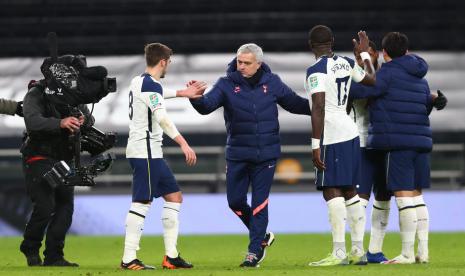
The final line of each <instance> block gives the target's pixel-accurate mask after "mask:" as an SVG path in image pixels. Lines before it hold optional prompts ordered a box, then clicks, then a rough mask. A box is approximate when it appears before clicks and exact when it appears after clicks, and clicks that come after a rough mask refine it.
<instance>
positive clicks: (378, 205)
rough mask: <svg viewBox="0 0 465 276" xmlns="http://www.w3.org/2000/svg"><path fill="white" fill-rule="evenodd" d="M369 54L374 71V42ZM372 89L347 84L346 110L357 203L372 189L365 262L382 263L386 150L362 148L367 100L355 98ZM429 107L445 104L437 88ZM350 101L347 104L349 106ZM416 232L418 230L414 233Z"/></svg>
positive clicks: (365, 136) (386, 199) (388, 193)
mask: <svg viewBox="0 0 465 276" xmlns="http://www.w3.org/2000/svg"><path fill="white" fill-rule="evenodd" d="M369 45H370V48H369V49H368V53H369V54H370V57H371V61H372V63H373V65H374V67H375V70H377V71H378V70H379V68H380V67H381V66H379V65H378V57H379V54H378V51H377V47H376V44H375V43H374V42H372V41H370V44H369ZM357 64H358V65H359V66H361V67H363V61H362V60H361V59H360V58H357ZM370 89H373V88H370V87H367V86H364V85H361V84H359V83H353V84H352V86H351V87H350V96H349V100H350V101H349V105H348V106H347V107H348V112H349V114H350V115H351V116H352V117H353V119H354V121H355V123H356V124H357V127H358V129H359V132H360V150H361V168H362V170H361V171H362V179H361V181H360V184H359V185H357V192H358V195H359V197H360V202H361V203H362V205H363V206H364V207H365V208H366V207H367V205H368V201H369V199H370V194H371V191H372V190H373V193H374V196H375V200H374V202H373V209H372V213H371V231H370V233H371V235H370V243H369V246H368V252H367V260H368V263H382V262H385V261H387V260H388V259H387V258H386V256H385V255H384V253H383V251H382V248H383V241H384V237H385V235H386V227H387V224H388V219H389V212H390V203H391V197H392V195H393V194H392V192H391V191H390V190H388V189H387V186H386V162H385V158H386V151H385V150H376V149H368V148H367V147H366V144H367V140H368V126H369V121H370V120H369V119H370V116H369V100H368V99H366V98H365V99H363V97H362V99H358V97H360V96H362V95H365V96H366V95H367V94H364V93H366V91H365V90H368V91H369V90H370ZM431 97H432V102H433V103H432V106H430V107H429V108H431V107H433V106H434V107H435V108H436V109H437V110H442V109H443V108H444V107H445V106H446V104H447V98H446V97H445V96H444V94H442V93H441V91H439V90H438V91H437V94H436V93H434V92H431ZM350 104H351V105H350ZM417 234H418V232H417Z"/></svg>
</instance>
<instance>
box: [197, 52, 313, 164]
mask: <svg viewBox="0 0 465 276" xmlns="http://www.w3.org/2000/svg"><path fill="white" fill-rule="evenodd" d="M260 70H261V72H260V73H259V74H261V76H260V75H257V77H260V78H259V79H258V80H255V81H253V82H250V83H249V82H248V81H247V79H246V78H244V77H243V76H242V75H241V73H240V72H238V71H237V68H236V59H234V60H233V61H231V63H230V64H229V66H228V70H227V72H226V76H225V77H222V78H220V79H219V80H218V81H217V82H216V83H215V85H214V86H213V88H212V89H211V90H210V92H208V93H207V94H205V95H204V96H203V97H201V98H200V99H197V100H192V101H191V103H192V106H193V107H194V108H195V109H196V110H197V111H198V112H199V113H200V114H209V113H211V112H213V111H215V110H216V109H218V108H219V107H223V108H224V122H225V125H226V132H227V141H226V159H228V160H234V161H247V162H263V161H267V160H271V159H276V158H278V157H279V156H280V153H281V144H280V139H279V122H278V107H277V104H279V105H280V106H281V107H282V108H284V109H286V110H287V111H289V112H291V113H295V114H304V115H310V106H309V104H308V100H307V99H305V98H302V97H300V96H298V95H297V94H296V93H295V92H294V91H292V90H291V89H290V88H289V87H288V86H287V85H286V84H284V83H283V82H282V81H281V79H280V78H279V76H278V75H276V74H273V73H272V72H271V70H270V67H268V65H266V64H265V63H262V66H261V68H260Z"/></svg>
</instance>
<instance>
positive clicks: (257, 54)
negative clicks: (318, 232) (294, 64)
mask: <svg viewBox="0 0 465 276" xmlns="http://www.w3.org/2000/svg"><path fill="white" fill-rule="evenodd" d="M191 103H192V106H193V107H194V108H195V109H196V110H197V111H198V112H199V113H201V114H209V113H211V112H213V111H215V110H216V109H218V108H220V107H223V108H224V120H225V125H226V132H227V136H228V138H227V141H226V164H227V168H226V193H227V198H228V204H229V207H230V208H231V210H232V211H233V212H234V213H235V214H236V215H237V216H238V217H239V218H240V219H241V221H242V222H243V223H244V225H245V226H246V227H247V228H248V229H249V239H250V243H249V246H248V253H247V255H246V257H245V260H244V261H243V262H242V264H241V266H242V267H258V266H259V263H260V262H261V261H263V259H264V258H265V250H266V248H267V247H269V246H270V245H271V244H272V243H273V240H274V235H273V233H272V232H268V233H267V232H266V228H267V226H268V196H269V194H270V188H271V184H272V183H273V176H274V172H275V169H276V161H277V159H278V158H279V156H280V154H281V143H280V138H279V121H278V105H280V106H281V107H283V108H284V109H286V110H287V111H289V112H291V113H294V114H302V115H310V107H309V103H308V100H307V99H305V98H303V97H300V96H298V95H297V94H296V93H295V92H294V91H292V90H291V89H290V88H289V87H288V86H287V85H286V84H285V83H284V82H283V81H282V80H281V79H280V78H279V76H278V75H276V74H274V73H272V71H271V69H270V67H268V65H267V64H266V63H265V62H263V50H262V48H261V47H259V46H258V45H256V44H253V43H248V44H244V45H242V46H240V47H239V49H238V50H237V53H236V57H235V58H234V59H233V60H232V61H231V63H230V64H229V67H228V71H227V74H226V76H225V77H222V78H220V79H219V80H218V81H217V82H216V84H215V85H214V86H213V88H212V89H211V90H210V91H209V92H208V93H207V94H205V95H203V96H202V97H200V98H198V99H196V100H191ZM249 186H251V187H252V204H251V205H252V206H250V205H249V204H248V203H247V192H248V190H249Z"/></svg>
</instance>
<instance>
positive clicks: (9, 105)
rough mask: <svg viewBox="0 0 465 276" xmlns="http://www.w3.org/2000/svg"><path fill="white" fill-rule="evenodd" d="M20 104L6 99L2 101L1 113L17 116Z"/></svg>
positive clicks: (0, 101)
mask: <svg viewBox="0 0 465 276" xmlns="http://www.w3.org/2000/svg"><path fill="white" fill-rule="evenodd" d="M17 107H18V102H16V101H12V100H6V99H0V113H1V114H7V115H15V112H16V108H17Z"/></svg>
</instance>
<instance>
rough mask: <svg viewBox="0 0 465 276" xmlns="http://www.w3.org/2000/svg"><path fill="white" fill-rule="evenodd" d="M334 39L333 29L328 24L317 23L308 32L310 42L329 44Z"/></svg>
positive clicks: (313, 43)
mask: <svg viewBox="0 0 465 276" xmlns="http://www.w3.org/2000/svg"><path fill="white" fill-rule="evenodd" d="M333 40H334V36H333V31H331V29H330V28H329V27H328V26H325V25H316V26H314V27H313V28H312V29H311V30H310V31H309V32H308V44H309V45H310V46H312V45H318V44H328V43H332V42H333Z"/></svg>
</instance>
